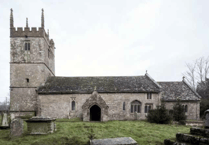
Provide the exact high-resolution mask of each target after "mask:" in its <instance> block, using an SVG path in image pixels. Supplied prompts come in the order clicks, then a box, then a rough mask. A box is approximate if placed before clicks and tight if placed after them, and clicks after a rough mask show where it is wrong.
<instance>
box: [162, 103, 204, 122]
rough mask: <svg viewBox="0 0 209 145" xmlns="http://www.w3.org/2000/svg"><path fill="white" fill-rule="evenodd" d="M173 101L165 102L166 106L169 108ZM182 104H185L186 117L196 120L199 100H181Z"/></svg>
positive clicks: (198, 116) (198, 113)
mask: <svg viewBox="0 0 209 145" xmlns="http://www.w3.org/2000/svg"><path fill="white" fill-rule="evenodd" d="M174 104H175V102H166V103H165V105H166V108H167V109H169V110H171V109H173V105H174ZM182 105H187V110H188V111H187V113H186V115H187V119H192V120H198V119H199V118H200V102H199V101H197V102H182Z"/></svg>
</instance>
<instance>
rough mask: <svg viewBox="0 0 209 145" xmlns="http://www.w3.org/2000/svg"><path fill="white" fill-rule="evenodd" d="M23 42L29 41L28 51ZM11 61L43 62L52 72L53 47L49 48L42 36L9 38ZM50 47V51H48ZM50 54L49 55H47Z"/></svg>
mask: <svg viewBox="0 0 209 145" xmlns="http://www.w3.org/2000/svg"><path fill="white" fill-rule="evenodd" d="M25 42H30V51H26V50H25ZM10 45H11V47H10V48H11V51H10V62H11V63H45V64H46V66H48V67H49V68H50V70H51V71H52V72H53V74H54V73H55V72H54V50H53V49H54V48H50V47H49V44H48V43H47V42H46V41H45V39H44V38H41V37H40V38H34V37H31V38H24V37H14V38H10ZM48 49H50V53H48ZM48 54H50V57H48Z"/></svg>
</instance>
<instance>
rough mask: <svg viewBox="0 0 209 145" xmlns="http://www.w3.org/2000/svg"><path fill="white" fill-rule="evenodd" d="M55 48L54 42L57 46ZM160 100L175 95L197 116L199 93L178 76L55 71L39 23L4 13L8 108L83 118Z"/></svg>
mask: <svg viewBox="0 0 209 145" xmlns="http://www.w3.org/2000/svg"><path fill="white" fill-rule="evenodd" d="M58 49H59V48H58ZM162 99H163V100H164V101H165V104H166V108H167V109H169V110H171V109H172V107H173V105H174V103H175V102H176V101H177V99H180V100H181V102H182V104H183V105H184V108H185V113H186V115H187V119H195V120H198V119H199V114H200V99H201V97H200V96H199V95H198V94H197V93H196V92H195V91H194V90H193V89H192V88H191V87H190V85H189V84H188V83H187V82H186V81H185V79H184V78H183V80H182V81H179V82H156V81H155V80H154V79H153V78H152V77H151V76H150V75H149V74H148V73H147V72H146V73H145V75H140V76H106V77H104V76H101V77H99V76H95V77H60V76H59V77H57V76H55V43H54V41H53V39H50V37H49V31H48V32H47V33H46V31H45V26H44V11H43V9H42V14H41V27H39V28H38V29H37V28H36V27H32V28H30V27H29V26H28V19H26V27H24V28H23V27H17V28H15V27H14V18H13V10H12V9H11V14H10V113H12V114H14V115H15V116H21V115H39V116H49V117H53V118H69V119H70V118H75V117H79V118H81V119H82V120H83V121H108V120H135V119H146V115H147V113H148V112H149V110H150V109H155V108H156V107H157V106H158V105H160V104H161V100H162Z"/></svg>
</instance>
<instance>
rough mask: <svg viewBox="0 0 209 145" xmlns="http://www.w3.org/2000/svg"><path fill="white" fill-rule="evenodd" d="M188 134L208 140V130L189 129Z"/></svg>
mask: <svg viewBox="0 0 209 145" xmlns="http://www.w3.org/2000/svg"><path fill="white" fill-rule="evenodd" d="M190 134H192V135H198V136H203V137H208V138H209V129H204V128H197V127H193V128H190Z"/></svg>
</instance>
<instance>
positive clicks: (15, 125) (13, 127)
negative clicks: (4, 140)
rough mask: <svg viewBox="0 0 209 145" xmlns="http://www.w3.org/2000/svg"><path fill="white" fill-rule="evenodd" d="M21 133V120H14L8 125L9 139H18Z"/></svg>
mask: <svg viewBox="0 0 209 145" xmlns="http://www.w3.org/2000/svg"><path fill="white" fill-rule="evenodd" d="M22 133H23V120H22V119H21V118H15V119H13V120H12V122H11V124H10V137H18V136H21V135H22Z"/></svg>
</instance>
